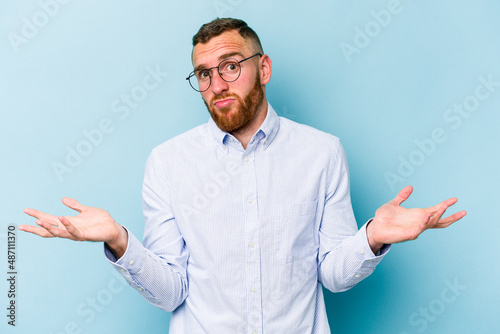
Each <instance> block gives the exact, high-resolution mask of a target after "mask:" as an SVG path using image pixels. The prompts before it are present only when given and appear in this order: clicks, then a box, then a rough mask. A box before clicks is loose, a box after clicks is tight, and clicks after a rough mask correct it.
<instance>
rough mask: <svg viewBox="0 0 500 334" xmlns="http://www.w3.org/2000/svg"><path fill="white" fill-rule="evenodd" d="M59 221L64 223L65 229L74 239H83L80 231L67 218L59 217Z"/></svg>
mask: <svg viewBox="0 0 500 334" xmlns="http://www.w3.org/2000/svg"><path fill="white" fill-rule="evenodd" d="M59 221H60V222H61V224H63V225H64V227H65V228H66V231H67V232H68V233H69V234H71V235H72V236H73V237H74V238H75V240H83V236H82V232H81V231H80V230H79V229H77V228H76V227H75V226H74V225H73V224H71V222H70V221H69V220H68V218H66V217H59Z"/></svg>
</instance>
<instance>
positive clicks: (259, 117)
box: [231, 98, 267, 150]
mask: <svg viewBox="0 0 500 334" xmlns="http://www.w3.org/2000/svg"><path fill="white" fill-rule="evenodd" d="M266 116H267V100H266V99H265V98H264V100H263V101H262V105H261V106H260V108H259V109H258V110H257V112H256V114H255V118H254V119H253V120H252V121H251V122H250V123H248V124H247V125H246V126H245V127H243V128H241V129H239V130H236V131H233V132H231V134H232V135H233V136H234V137H235V138H236V139H238V141H239V142H240V143H241V146H243V149H245V150H246V149H247V146H248V143H249V142H250V139H252V137H253V135H254V134H255V133H256V132H257V130H258V129H259V128H260V126H261V125H262V123H264V120H265V119H266Z"/></svg>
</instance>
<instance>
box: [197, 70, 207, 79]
mask: <svg viewBox="0 0 500 334" xmlns="http://www.w3.org/2000/svg"><path fill="white" fill-rule="evenodd" d="M209 77H210V71H209V70H200V71H199V72H198V79H200V80H206V79H208V78H209Z"/></svg>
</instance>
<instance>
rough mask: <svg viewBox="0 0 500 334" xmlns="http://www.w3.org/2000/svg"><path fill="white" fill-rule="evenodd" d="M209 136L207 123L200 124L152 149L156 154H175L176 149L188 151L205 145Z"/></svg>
mask: <svg viewBox="0 0 500 334" xmlns="http://www.w3.org/2000/svg"><path fill="white" fill-rule="evenodd" d="M206 138H207V124H202V125H199V126H197V127H195V128H192V129H191V130H188V131H186V132H183V133H181V134H179V135H177V136H175V137H173V138H170V139H168V140H167V141H165V142H163V143H162V144H160V145H158V146H156V147H155V148H154V149H153V150H152V154H154V155H162V154H166V153H168V154H173V153H175V152H176V151H181V150H182V151H186V150H189V149H192V148H196V147H198V148H199V147H200V146H203V145H204V143H206Z"/></svg>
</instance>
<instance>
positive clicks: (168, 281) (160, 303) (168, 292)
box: [105, 232, 188, 312]
mask: <svg viewBox="0 0 500 334" xmlns="http://www.w3.org/2000/svg"><path fill="white" fill-rule="evenodd" d="M110 251H111V250H110V249H109V248H107V247H106V248H105V254H106V257H107V258H108V259H109V260H110V262H111V263H112V265H113V266H114V267H115V269H116V270H117V271H118V272H119V273H120V274H121V275H122V276H123V277H124V278H125V280H126V281H127V282H128V283H129V285H130V286H131V287H133V288H134V289H135V290H137V291H138V292H139V294H141V296H142V297H143V298H144V299H146V300H147V301H148V302H150V303H151V304H153V305H155V306H156V307H158V308H161V309H163V310H166V311H168V312H171V311H173V310H174V309H176V308H177V307H178V306H179V305H180V304H181V303H182V302H183V301H184V299H185V298H186V296H187V292H188V286H187V279H186V273H185V272H184V270H183V268H182V267H181V266H178V265H175V264H174V263H176V262H180V263H182V262H185V261H187V253H185V252H184V253H182V255H181V256H179V257H176V259H167V258H164V257H161V256H158V255H157V254H155V253H154V252H153V251H151V250H149V249H147V248H146V247H144V246H143V245H142V244H141V243H140V242H139V241H138V240H137V238H135V236H134V235H133V234H132V233H130V232H128V244H127V247H126V251H125V253H124V254H123V256H122V257H120V258H118V259H117V258H114V256H113V255H114V254H112V253H111V252H110ZM182 257H185V258H182Z"/></svg>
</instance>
